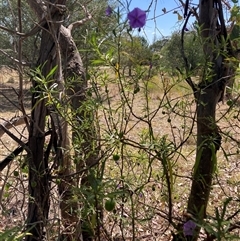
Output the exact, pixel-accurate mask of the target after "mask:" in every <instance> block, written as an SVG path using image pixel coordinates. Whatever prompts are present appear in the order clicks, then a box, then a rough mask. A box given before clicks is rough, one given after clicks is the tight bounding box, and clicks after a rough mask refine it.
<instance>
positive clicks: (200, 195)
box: [187, 0, 232, 241]
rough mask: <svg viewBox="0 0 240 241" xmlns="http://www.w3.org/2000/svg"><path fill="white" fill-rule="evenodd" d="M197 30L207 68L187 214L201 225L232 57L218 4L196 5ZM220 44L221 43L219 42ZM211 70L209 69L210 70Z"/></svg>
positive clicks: (199, 98) (212, 1)
mask: <svg viewBox="0 0 240 241" xmlns="http://www.w3.org/2000/svg"><path fill="white" fill-rule="evenodd" d="M199 11H200V12H199V26H201V27H202V28H201V37H202V39H203V43H204V44H203V51H204V54H205V58H206V66H207V67H205V68H204V74H203V78H202V81H201V82H200V83H199V85H198V90H197V92H196V93H195V98H196V105H197V110H196V111H197V150H196V160H195V166H194V173H193V182H192V186H191V192H190V196H189V199H188V207H187V212H188V213H189V214H191V215H190V216H191V218H192V219H193V221H195V222H197V223H198V224H200V225H201V224H202V221H203V219H204V218H205V217H206V210H207V205H208V201H209V195H210V191H211V187H212V179H213V175H214V170H215V168H216V165H217V158H216V153H217V150H219V148H220V146H221V136H220V134H219V128H218V126H217V123H216V106H217V103H218V102H219V101H222V100H223V96H224V92H225V91H224V90H225V86H226V83H227V80H228V79H229V78H230V75H229V71H231V68H230V69H229V68H227V67H226V66H225V63H226V62H225V59H226V56H231V54H232V51H231V45H230V43H228V41H227V32H226V27H225V23H224V19H223V12H222V6H221V0H208V1H206V0H200V1H199ZM222 40H223V42H222ZM209 66H210V69H209ZM199 232H200V226H197V227H196V230H195V234H194V236H193V239H191V240H193V241H196V240H197V239H198V236H199Z"/></svg>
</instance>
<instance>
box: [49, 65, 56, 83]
mask: <svg viewBox="0 0 240 241" xmlns="http://www.w3.org/2000/svg"><path fill="white" fill-rule="evenodd" d="M57 68H58V66H57V65H56V66H55V67H53V68H52V69H51V70H50V72H49V73H48V75H47V77H46V79H47V80H48V79H50V78H51V77H53V75H54V74H55V73H56V70H57Z"/></svg>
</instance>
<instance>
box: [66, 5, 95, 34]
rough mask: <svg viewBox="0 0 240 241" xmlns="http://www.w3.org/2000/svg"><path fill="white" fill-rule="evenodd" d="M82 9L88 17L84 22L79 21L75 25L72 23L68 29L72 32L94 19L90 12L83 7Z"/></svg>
mask: <svg viewBox="0 0 240 241" xmlns="http://www.w3.org/2000/svg"><path fill="white" fill-rule="evenodd" d="M81 7H82V9H83V10H84V12H85V14H86V17H85V18H84V19H82V20H79V21H76V22H74V23H71V24H70V25H69V26H68V29H69V30H70V32H71V31H72V30H73V28H76V27H79V26H81V25H83V24H85V23H86V22H87V21H88V20H90V19H92V15H91V14H90V13H89V12H88V10H87V9H86V8H85V7H84V6H82V5H81Z"/></svg>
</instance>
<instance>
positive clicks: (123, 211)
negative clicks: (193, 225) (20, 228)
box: [0, 69, 240, 241]
mask: <svg viewBox="0 0 240 241" xmlns="http://www.w3.org/2000/svg"><path fill="white" fill-rule="evenodd" d="M4 71H5V69H4ZM107 74H108V77H107V79H108V80H109V79H110V80H112V81H110V82H108V92H106V91H105V86H104V85H105V84H103V82H104V81H102V80H101V81H100V82H99V83H98V84H99V85H100V86H101V90H100V93H101V95H102V96H104V95H105V96H106V95H108V97H109V99H110V102H107V99H105V100H104V101H103V103H104V104H103V107H102V108H101V109H100V110H99V115H98V118H99V125H100V127H101V134H102V136H104V137H106V136H107V135H109V132H110V131H113V130H114V128H115V129H116V131H119V130H124V133H125V136H124V137H125V138H126V140H131V141H132V142H136V143H139V142H141V141H143V140H144V135H148V130H149V123H151V128H152V130H153V132H154V136H155V137H156V139H157V140H158V141H160V140H161V138H162V137H163V136H166V137H167V139H168V140H169V141H170V142H172V143H173V144H174V145H176V146H177V145H181V142H182V141H183V140H185V139H186V138H187V137H188V136H189V137H188V138H187V139H186V141H185V142H184V145H183V146H182V147H180V148H179V149H178V152H176V153H173V154H172V155H171V158H172V160H171V161H172V162H173V163H174V165H173V174H174V183H173V184H174V188H173V195H172V198H173V208H172V213H173V216H174V218H176V219H177V218H179V219H181V218H182V214H183V212H184V211H185V208H186V204H187V199H188V195H189V190H190V180H189V177H190V176H191V172H192V168H193V165H194V160H195V148H196V147H195V141H196V129H195V126H194V127H193V128H192V129H191V125H192V120H193V118H194V115H195V104H194V101H193V97H192V95H191V91H190V89H189V87H188V86H187V84H186V83H185V82H184V81H178V80H177V79H172V78H169V77H168V76H154V77H153V78H151V79H149V80H148V82H146V81H143V82H140V83H139V92H138V93H137V94H136V95H133V91H134V87H131V88H129V89H127V91H126V92H125V94H126V96H127V97H128V100H130V103H131V105H132V108H131V111H130V109H129V106H128V105H127V103H126V102H124V104H123V102H122V100H123V98H122V92H121V91H120V89H121V86H120V88H119V83H117V82H116V76H115V74H114V73H111V72H110V73H109V72H108V73H107ZM1 76H2V79H1V83H0V92H2V93H4V95H5V96H3V95H1V96H0V98H1V100H2V101H1V102H0V103H3V104H2V106H0V107H1V109H0V118H1V121H5V120H8V119H10V118H12V117H13V116H15V115H16V113H18V110H17V108H16V105H17V96H16V94H14V93H15V92H14V91H13V90H12V87H14V88H16V89H17V80H16V82H15V81H14V83H7V82H8V80H9V78H10V77H13V78H14V80H15V77H16V76H15V75H14V73H12V72H10V73H8V71H6V72H4V73H3V74H2V75H1ZM16 79H17V78H16ZM129 80H131V79H130V78H129V79H125V80H124V81H129ZM123 84H124V82H123ZM168 90H169V92H168ZM6 96H7V97H9V98H10V100H11V101H12V103H10V104H9V101H8V100H7V99H6V98H5V97H6ZM106 97H107V96H106ZM163 99H164V102H162V103H161V101H162V100H163ZM146 101H147V103H148V106H147V108H146ZM28 108H29V106H28ZM110 109H111V111H112V119H113V120H112V121H110V120H109V119H107V118H105V117H106V114H109V113H110V112H109V111H110ZM122 110H124V111H125V113H126V118H127V119H126V120H124V118H122V116H121V111H122ZM228 110H229V107H228V106H227V105H226V103H225V104H222V103H220V104H219V106H218V111H217V112H218V116H219V117H220V116H222V115H223V114H224V115H225V118H222V119H221V120H220V121H219V127H220V128H221V130H222V131H223V132H224V133H228V135H231V137H233V138H236V139H237V140H238V146H237V144H236V142H233V141H232V139H230V138H229V137H227V136H226V137H224V138H223V144H222V147H223V148H224V149H222V150H220V151H219V152H218V162H219V165H218V169H217V171H216V177H215V179H214V185H213V190H212V192H211V197H210V202H209V208H208V212H209V214H210V215H213V216H214V215H215V211H216V208H218V210H219V211H220V210H221V208H222V203H223V200H224V199H226V198H227V197H233V199H234V201H233V202H231V203H230V206H229V207H228V211H227V214H226V217H227V216H229V215H232V214H233V213H234V212H236V210H238V201H237V200H239V199H240V197H239V188H238V186H239V185H238V184H239V177H240V176H239V154H238V153H239V152H238V150H239V134H240V133H239V132H240V129H239V120H238V118H236V119H233V118H232V117H233V115H235V114H234V111H236V110H231V111H229V112H228ZM226 112H228V114H225V113H226ZM147 113H150V116H151V117H152V119H151V121H150V122H147V121H145V120H147V116H146V114H147ZM104 114H105V116H104ZM113 123H114V124H116V127H114V126H112V124H113ZM108 126H111V128H113V129H111V128H110V127H109V129H108ZM190 132H191V133H190ZM13 133H14V134H16V135H17V136H18V137H20V136H22V135H23V136H24V137H23V136H22V138H23V140H24V138H27V133H26V130H25V132H24V130H23V127H19V128H17V129H16V130H13ZM111 134H113V133H111ZM108 138H109V137H108ZM113 141H116V139H113ZM145 141H146V139H145ZM117 143H118V142H116V144H114V145H116V148H115V150H114V152H113V153H115V152H117V151H119V150H120V149H119V148H118V147H117V145H120V144H121V143H118V144H117ZM111 145H112V144H111ZM16 146H17V144H16V143H14V142H13V140H11V138H9V137H8V136H7V135H6V134H5V135H4V136H3V137H2V138H1V144H0V150H1V153H0V154H1V159H2V158H4V156H6V155H7V154H9V153H10V152H11V151H12V150H13V149H14V148H15V147H16ZM124 148H125V147H124ZM223 150H224V151H225V152H226V153H224V152H223ZM120 154H121V153H120ZM23 155H24V154H23ZM226 155H228V156H227V158H226ZM23 159H24V158H18V160H15V161H14V163H12V164H11V165H9V167H8V168H7V169H6V170H4V172H2V173H0V179H1V182H2V189H1V190H0V205H1V209H2V210H1V212H2V219H1V221H0V231H1V230H6V229H7V228H10V227H13V226H17V225H22V224H23V223H24V221H25V218H26V212H27V173H25V172H24V169H23V168H22V164H23V163H22V160H23ZM150 159H151V158H149V157H147V156H146V153H145V154H144V155H143V154H141V151H139V149H136V148H134V147H132V146H131V147H130V146H129V147H128V148H126V149H125V150H124V152H123V154H122V155H121V159H120V161H119V162H118V163H116V162H114V161H113V160H112V157H111V156H110V158H108V159H107V160H106V169H105V173H104V178H103V180H102V182H103V183H104V185H106V187H104V188H106V190H105V192H104V193H103V199H104V195H108V193H107V192H106V191H107V190H108V191H109V192H114V189H115V191H116V188H118V194H116V196H115V199H116V202H117V206H116V209H115V212H114V213H108V212H105V213H104V225H103V228H104V229H105V230H106V231H107V232H108V234H109V233H110V234H111V235H112V236H113V237H114V238H115V240H117V237H119V240H122V239H121V237H122V235H124V238H125V240H132V236H133V227H134V228H135V235H136V236H137V237H139V238H138V239H137V240H149V241H150V240H158V241H161V240H169V238H170V236H171V233H170V230H171V227H170V228H169V227H168V222H167V220H166V217H167V215H166V213H167V212H168V198H167V193H166V187H165V184H164V180H163V179H162V178H161V176H162V174H163V171H162V165H161V163H160V162H159V160H157V159H156V160H155V159H154V160H153V162H152V163H151V166H150V167H151V173H150V169H149V160H150ZM123 175H124V180H123ZM149 177H150V178H149ZM123 184H124V186H121V185H123ZM53 185H55V184H53ZM119 185H120V187H119ZM123 193H125V195H126V200H125V201H124V200H123V195H122V194H123ZM129 193H132V195H129ZM58 202H59V198H58V197H56V196H55V195H53V196H52V203H54V205H52V212H51V217H52V218H53V222H51V224H52V225H55V223H54V220H57V219H58V217H59V216H58V212H59V210H58V209H57V208H56V206H57V205H58ZM132 208H134V211H133V209H132ZM238 218H239V216H238V215H237V216H236V220H238ZM134 220H135V221H134ZM133 221H134V222H133ZM121 228H123V229H124V230H122V229H121ZM103 233H104V232H103ZM236 234H237V235H239V236H240V232H239V230H238V229H237V230H236ZM104 240H108V239H107V237H106V238H103V241H104ZM235 240H237V239H235Z"/></svg>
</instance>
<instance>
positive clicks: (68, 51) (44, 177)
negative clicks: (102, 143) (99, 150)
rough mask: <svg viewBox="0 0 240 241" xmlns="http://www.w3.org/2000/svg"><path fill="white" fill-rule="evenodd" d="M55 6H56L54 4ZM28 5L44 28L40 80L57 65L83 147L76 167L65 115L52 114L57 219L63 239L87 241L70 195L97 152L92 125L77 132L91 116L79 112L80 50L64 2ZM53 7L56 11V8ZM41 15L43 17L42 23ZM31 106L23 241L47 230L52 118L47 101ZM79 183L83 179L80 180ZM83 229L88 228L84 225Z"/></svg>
mask: <svg viewBox="0 0 240 241" xmlns="http://www.w3.org/2000/svg"><path fill="white" fill-rule="evenodd" d="M53 2H54V4H56V1H53ZM28 3H29V5H30V6H31V7H32V9H33V10H34V11H35V12H36V14H37V16H38V18H39V21H40V23H41V27H42V37H41V49H40V57H39V61H38V63H37V66H39V65H43V66H44V67H43V69H42V75H43V76H47V74H48V73H49V72H50V71H51V69H52V68H53V67H55V66H56V65H57V66H58V69H57V73H56V75H55V81H56V82H58V84H59V86H60V87H59V88H60V89H59V91H62V92H63V95H65V94H66V95H68V96H71V107H70V109H71V112H72V116H73V119H74V120H76V121H74V123H72V124H76V127H74V125H73V126H72V133H73V134H72V136H73V141H72V142H73V145H74V142H75V140H76V139H77V138H81V140H80V141H81V143H83V146H82V147H81V151H82V152H83V154H82V156H85V160H84V161H83V163H78V164H77V166H76V167H75V168H74V165H73V161H72V157H71V156H70V154H69V153H70V151H69V148H70V144H71V143H70V141H69V139H68V138H69V132H70V131H69V130H68V123H67V121H66V120H65V119H64V117H59V116H56V115H55V114H54V115H55V117H56V119H55V120H54V118H52V119H53V122H54V121H55V123H52V125H54V126H55V130H56V131H57V135H58V136H57V140H58V150H57V154H56V163H57V165H58V167H59V176H60V177H61V181H60V184H59V195H60V197H61V203H60V208H61V219H62V224H63V227H64V229H65V230H64V231H63V232H62V235H61V240H79V241H80V240H82V238H84V240H91V239H92V237H91V234H88V233H84V231H83V230H82V228H81V227H82V219H81V215H80V213H79V203H78V201H76V199H75V201H73V200H72V199H73V195H74V192H73V190H74V189H75V188H76V187H77V185H78V178H76V177H77V175H72V174H73V173H75V172H76V171H80V170H81V169H82V168H83V167H84V168H86V167H91V166H93V165H94V164H95V163H96V152H95V150H94V148H93V146H94V142H93V141H94V140H93V136H94V134H95V130H94V128H93V125H88V126H87V127H86V128H81V125H82V120H83V119H84V118H87V119H88V118H91V117H92V114H91V113H86V112H85V111H84V110H83V109H82V108H81V106H82V104H83V102H84V101H85V100H86V98H85V92H86V89H87V80H86V78H85V70H84V68H83V63H82V60H81V57H80V54H79V51H78V49H77V47H76V45H75V42H74V40H73V38H72V35H71V30H72V28H73V24H72V25H70V26H69V27H64V26H63V25H62V21H61V20H63V17H64V9H65V4H66V1H65V0H58V1H57V4H58V5H54V4H53V5H52V4H49V5H42V6H41V3H39V4H36V2H35V1H34V0H28ZM55 6H57V7H56V8H55ZM43 16H45V17H44V18H43V19H42V17H43ZM84 21H85V20H84ZM84 21H83V20H82V21H79V22H76V23H75V25H79V23H81V24H82V23H84ZM43 23H44V24H43ZM38 84H39V83H36V82H35V81H34V80H33V86H34V88H35V89H36V90H40V89H39V88H38V87H39V86H38ZM69 84H70V85H69ZM68 87H69V89H68ZM65 89H66V90H65ZM32 106H33V107H34V108H33V110H32V114H31V115H32V120H31V128H30V137H29V147H30V149H31V153H30V154H29V157H28V158H29V194H30V199H29V210H28V227H29V228H31V233H32V234H33V235H32V236H29V237H27V238H26V240H27V241H30V240H31V241H33V240H34V241H35V240H43V236H44V235H43V233H44V227H46V224H47V221H48V211H49V193H50V188H49V170H48V169H49V167H48V155H45V149H44V143H45V135H44V133H45V131H46V130H45V117H46V115H48V114H50V111H48V110H47V108H46V103H45V101H44V100H41V99H39V97H37V94H36V95H33V98H32ZM66 108H67V107H66ZM56 112H57V110H56ZM56 120H58V121H56ZM85 121H86V123H92V124H93V121H92V120H90V119H88V120H85ZM59 123H60V124H59ZM55 134H56V133H55ZM76 141H79V140H76ZM64 150H65V151H64ZM78 154H79V153H78ZM86 175H87V173H86V174H85V176H86ZM83 180H85V179H84V178H83ZM31 183H33V185H31ZM82 184H85V181H82ZM83 221H84V220H83ZM85 226H87V225H86V224H85ZM82 233H83V234H84V235H82ZM82 236H84V237H82Z"/></svg>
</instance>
